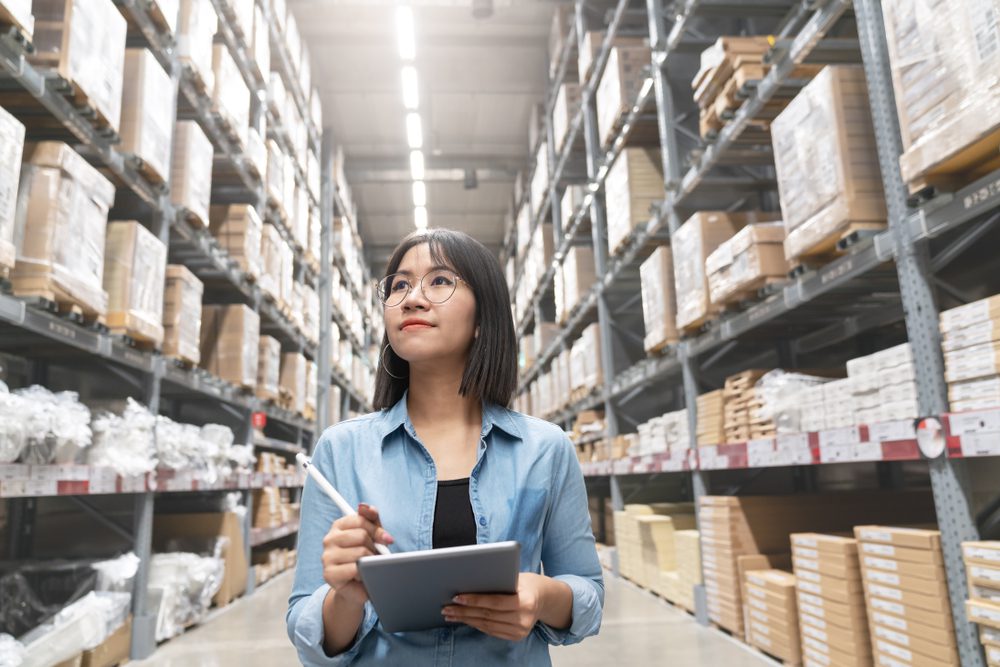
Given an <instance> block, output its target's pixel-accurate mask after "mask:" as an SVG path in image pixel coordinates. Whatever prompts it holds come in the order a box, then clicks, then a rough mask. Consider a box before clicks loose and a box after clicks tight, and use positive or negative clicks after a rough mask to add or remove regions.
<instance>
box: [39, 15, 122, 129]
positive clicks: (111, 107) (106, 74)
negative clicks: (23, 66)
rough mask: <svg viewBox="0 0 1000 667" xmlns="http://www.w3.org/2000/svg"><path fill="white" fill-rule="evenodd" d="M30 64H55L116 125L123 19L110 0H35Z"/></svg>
mask: <svg viewBox="0 0 1000 667" xmlns="http://www.w3.org/2000/svg"><path fill="white" fill-rule="evenodd" d="M32 12H33V13H34V16H35V34H34V40H33V42H32V45H33V46H34V52H33V53H32V54H30V55H29V56H28V60H29V61H30V62H31V63H32V64H34V65H40V66H42V67H48V68H53V69H55V70H56V71H57V72H58V73H59V76H61V77H63V78H64V79H66V80H67V81H69V82H70V83H71V84H73V86H74V87H75V88H76V90H77V91H78V92H79V93H80V94H81V95H82V96H83V97H84V98H86V101H87V103H88V104H89V105H90V106H91V107H93V108H94V110H95V111H96V112H97V114H98V116H99V117H100V118H101V120H103V122H104V123H106V124H107V125H108V127H110V128H111V129H112V130H114V131H115V132H117V131H118V130H119V127H120V125H119V122H120V120H121V112H122V81H123V78H124V75H123V71H124V66H125V33H126V31H127V25H126V23H125V18H124V17H123V16H122V15H121V13H120V12H119V11H118V8H117V7H116V6H115V5H114V4H113V3H112V2H111V0H35V2H34V4H33V6H32Z"/></svg>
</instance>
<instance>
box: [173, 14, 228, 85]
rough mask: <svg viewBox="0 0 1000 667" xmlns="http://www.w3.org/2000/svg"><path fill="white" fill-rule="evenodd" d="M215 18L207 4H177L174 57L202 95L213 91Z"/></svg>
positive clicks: (216, 17)
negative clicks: (178, 7)
mask: <svg viewBox="0 0 1000 667" xmlns="http://www.w3.org/2000/svg"><path fill="white" fill-rule="evenodd" d="M218 21H219V15H218V14H217V13H216V11H215V7H214V6H213V5H212V3H210V2H203V1H202V0H181V12H180V17H179V19H178V21H177V56H178V58H179V60H180V61H181V62H182V63H183V64H185V65H187V66H189V67H190V68H191V70H192V72H194V75H195V78H196V80H197V81H198V87H199V88H200V90H202V91H207V92H208V94H211V92H212V90H214V89H215V74H214V72H213V71H212V38H213V37H214V35H215V32H216V29H217V28H218Z"/></svg>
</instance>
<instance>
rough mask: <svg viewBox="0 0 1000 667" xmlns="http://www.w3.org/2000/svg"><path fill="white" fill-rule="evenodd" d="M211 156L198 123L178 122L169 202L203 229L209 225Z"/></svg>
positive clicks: (208, 144)
mask: <svg viewBox="0 0 1000 667" xmlns="http://www.w3.org/2000/svg"><path fill="white" fill-rule="evenodd" d="M214 155H215V149H214V148H213V147H212V142H211V140H209V138H208V137H207V136H205V132H204V130H202V129H201V126H200V125H199V124H198V123H197V121H193V120H179V121H177V125H175V126H174V148H173V159H172V161H171V169H170V173H171V180H170V202H171V203H172V204H173V205H174V206H175V207H176V208H179V209H183V210H184V214H185V217H187V219H188V220H191V221H194V222H196V223H197V224H199V225H200V226H202V227H207V226H208V207H209V206H210V205H211V201H212V161H213V157H214Z"/></svg>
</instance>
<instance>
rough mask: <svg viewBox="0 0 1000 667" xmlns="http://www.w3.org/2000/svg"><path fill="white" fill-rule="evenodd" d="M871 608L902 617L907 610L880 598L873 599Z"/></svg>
mask: <svg viewBox="0 0 1000 667" xmlns="http://www.w3.org/2000/svg"><path fill="white" fill-rule="evenodd" d="M869 602H870V603H871V606H872V607H873V608H875V609H881V610H882V611H887V612H889V613H890V614H898V615H900V616H902V615H903V614H905V613H906V609H905V608H904V607H903V605H901V604H898V603H896V602H889V601H888V600H881V599H879V598H871V600H870V601H869Z"/></svg>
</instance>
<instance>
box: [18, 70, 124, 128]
mask: <svg viewBox="0 0 1000 667" xmlns="http://www.w3.org/2000/svg"><path fill="white" fill-rule="evenodd" d="M32 61H33V62H35V63H37V64H38V65H39V66H40V67H41V68H43V69H47V70H49V71H50V74H49V75H48V76H47V77H46V78H47V79H48V82H47V87H48V88H49V89H50V90H54V91H56V92H58V93H59V94H61V95H62V96H63V97H65V98H66V99H67V100H69V101H70V103H71V104H72V105H73V106H74V107H75V108H76V110H77V112H78V113H79V114H80V115H81V116H83V117H84V118H86V119H88V120H89V121H90V123H91V124H92V125H93V126H94V128H95V129H96V130H98V132H99V133H100V134H102V135H104V136H106V137H108V138H109V139H113V140H115V141H117V140H118V139H120V137H119V135H118V127H117V121H116V122H115V123H112V122H111V120H110V119H109V118H107V117H106V116H105V115H104V114H103V113H102V112H101V110H100V109H99V108H98V107H97V105H95V104H92V103H91V99H90V96H89V95H88V94H87V92H86V91H84V90H83V88H81V87H80V85H79V84H77V83H76V82H75V81H73V80H71V79H69V78H67V77H66V76H65V74H64V73H62V72H59V56H58V54H51V55H50V54H39V55H35V56H33V57H32Z"/></svg>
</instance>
